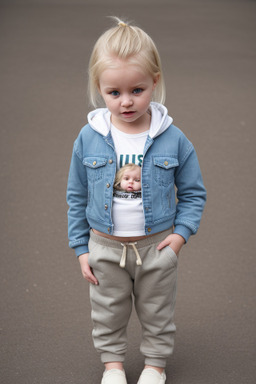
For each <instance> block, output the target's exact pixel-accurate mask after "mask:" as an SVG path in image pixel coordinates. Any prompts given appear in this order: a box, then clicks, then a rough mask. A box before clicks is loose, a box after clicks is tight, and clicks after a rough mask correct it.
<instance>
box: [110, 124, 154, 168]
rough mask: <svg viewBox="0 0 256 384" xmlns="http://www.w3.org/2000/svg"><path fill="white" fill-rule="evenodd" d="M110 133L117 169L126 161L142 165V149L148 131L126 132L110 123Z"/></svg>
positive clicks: (126, 162)
mask: <svg viewBox="0 0 256 384" xmlns="http://www.w3.org/2000/svg"><path fill="white" fill-rule="evenodd" d="M111 135H112V138H113V141H114V145H115V151H116V156H117V170H119V169H120V168H122V167H123V166H124V165H125V164H128V163H133V164H136V165H140V166H142V162H143V151H144V147H145V143H146V140H147V136H148V131H146V132H142V133H138V134H128V133H124V132H121V131H119V130H118V129H117V128H115V127H114V126H113V125H111Z"/></svg>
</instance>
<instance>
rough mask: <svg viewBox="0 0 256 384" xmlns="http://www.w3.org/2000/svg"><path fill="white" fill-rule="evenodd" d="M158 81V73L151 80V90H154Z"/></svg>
mask: <svg viewBox="0 0 256 384" xmlns="http://www.w3.org/2000/svg"><path fill="white" fill-rule="evenodd" d="M159 79H160V73H158V74H156V75H155V76H154V78H153V90H154V89H155V87H156V86H157V83H158V81H159Z"/></svg>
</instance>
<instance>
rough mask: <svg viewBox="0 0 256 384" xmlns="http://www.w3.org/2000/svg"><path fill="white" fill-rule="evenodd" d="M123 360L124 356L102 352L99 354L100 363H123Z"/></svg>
mask: <svg viewBox="0 0 256 384" xmlns="http://www.w3.org/2000/svg"><path fill="white" fill-rule="evenodd" d="M124 359H125V355H124V354H123V355H116V354H114V353H111V352H103V353H102V354H101V361H102V363H113V362H120V363H123V362H124Z"/></svg>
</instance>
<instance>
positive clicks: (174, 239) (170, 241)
mask: <svg viewBox="0 0 256 384" xmlns="http://www.w3.org/2000/svg"><path fill="white" fill-rule="evenodd" d="M184 244H185V239H184V238H183V237H182V236H180V235H178V234H177V233H172V234H171V235H169V236H167V237H166V238H165V239H164V240H163V241H162V242H161V243H160V244H159V245H158V247H157V249H158V250H159V251H160V250H161V249H163V248H164V247H167V246H169V247H171V248H172V250H173V251H174V252H175V253H176V255H177V256H178V253H179V252H180V250H181V247H182V246H183V245H184Z"/></svg>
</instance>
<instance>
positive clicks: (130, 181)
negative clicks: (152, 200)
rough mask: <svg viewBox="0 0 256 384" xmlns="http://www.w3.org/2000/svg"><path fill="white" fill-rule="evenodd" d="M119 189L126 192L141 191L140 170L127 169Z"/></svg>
mask: <svg viewBox="0 0 256 384" xmlns="http://www.w3.org/2000/svg"><path fill="white" fill-rule="evenodd" d="M120 187H121V189H123V190H124V191H127V192H134V191H140V190H141V180H140V169H133V170H132V169H128V170H126V171H125V172H124V175H123V177H122V180H121V183H120Z"/></svg>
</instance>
